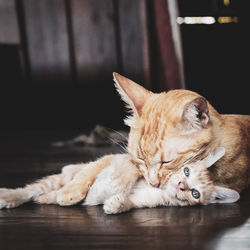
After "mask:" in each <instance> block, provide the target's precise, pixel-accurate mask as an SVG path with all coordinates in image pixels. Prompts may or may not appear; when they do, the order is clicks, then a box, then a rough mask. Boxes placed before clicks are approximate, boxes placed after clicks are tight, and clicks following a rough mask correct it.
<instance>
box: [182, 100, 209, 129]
mask: <svg viewBox="0 0 250 250" xmlns="http://www.w3.org/2000/svg"><path fill="white" fill-rule="evenodd" d="M209 120H210V116H209V109H208V103H207V100H206V99H205V98H204V97H201V96H200V97H197V98H195V99H194V100H193V101H191V102H189V103H188V104H187V105H186V106H185V108H184V111H183V114H182V122H183V123H184V125H185V127H186V129H195V128H204V127H205V126H206V125H207V123H208V122H209Z"/></svg>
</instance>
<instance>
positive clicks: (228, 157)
mask: <svg viewBox="0 0 250 250" xmlns="http://www.w3.org/2000/svg"><path fill="white" fill-rule="evenodd" d="M114 80H115V83H116V87H117V90H118V92H119V93H120V95H121V97H122V99H123V100H124V101H125V102H126V103H127V105H128V107H129V108H130V109H131V110H132V115H131V116H130V117H128V118H127V119H126V120H125V123H126V124H127V125H128V126H129V127H130V133H129V139H128V147H127V148H128V153H129V155H130V157H131V158H132V160H133V162H134V163H135V164H137V166H138V168H139V169H140V172H141V173H142V175H143V176H144V178H145V179H146V181H147V182H148V183H149V184H151V185H152V186H153V187H162V186H164V185H165V184H166V183H167V181H168V178H169V176H170V173H171V171H172V170H174V169H178V168H179V167H181V166H182V165H183V164H184V163H186V162H190V161H192V160H194V159H196V160H197V159H202V158H204V157H206V156H207V155H208V153H209V152H212V151H214V150H215V148H217V147H219V146H223V147H225V149H226V154H225V156H224V157H223V158H222V159H221V160H219V161H218V162H216V164H215V165H214V166H213V167H212V168H210V172H211V174H212V179H213V181H214V182H215V184H217V185H223V186H225V187H228V188H232V189H234V190H237V191H239V192H240V191H242V190H243V189H244V188H246V187H247V186H248V184H249V182H250V179H249V173H250V168H249V165H250V116H247V115H222V114H219V113H218V112H217V111H216V110H215V109H214V108H213V107H212V106H211V105H210V103H209V102H208V101H207V100H206V99H205V98H204V97H202V96H200V95H199V94H198V93H195V92H192V91H189V90H171V91H168V92H162V93H159V94H155V93H152V92H150V91H148V90H146V89H145V88H143V87H142V86H140V85H138V84H137V83H135V82H133V81H131V80H129V79H127V78H125V77H123V76H121V75H119V74H117V73H114ZM103 167H105V166H103ZM92 171H93V172H92V177H93V176H94V175H95V174H97V173H98V172H99V171H101V170H100V169H98V170H96V169H95V168H93V169H92ZM82 177H83V176H82ZM92 180H94V178H92ZM85 182H86V176H85V177H84V178H83V181H82V182H81V181H79V182H78V183H71V185H70V186H69V188H65V189H64V191H63V192H62V193H61V196H62V200H64V202H63V204H65V205H70V204H74V203H75V202H77V201H79V200H77V199H68V198H67V197H70V195H72V194H73V193H74V192H73V191H74V190H78V193H79V192H82V194H84V195H85V194H86V192H87V190H86V185H85ZM90 183H91V181H90ZM79 190H81V191H79ZM84 195H83V196H82V197H81V198H84ZM78 199H80V198H79V197H78Z"/></svg>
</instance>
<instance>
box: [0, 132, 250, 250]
mask: <svg viewBox="0 0 250 250" xmlns="http://www.w3.org/2000/svg"><path fill="white" fill-rule="evenodd" d="M79 132H80V131H2V132H1V133H0V186H1V187H16V186H22V185H24V184H26V183H28V182H30V181H32V180H34V179H36V178H40V177H42V176H44V175H47V174H50V173H55V172H58V171H59V170H60V168H61V167H62V166H63V165H65V164H68V163H75V162H81V161H88V160H91V159H94V158H95V157H98V156H100V155H102V154H106V153H108V152H118V151H120V149H119V148H117V147H99V148H94V147H64V148H54V147H52V146H51V142H52V141H56V140H61V139H69V138H72V137H73V136H75V135H77V134H78V133H79ZM249 217H250V189H248V190H245V191H244V192H243V193H242V195H241V199H240V201H239V202H237V203H235V204H224V205H219V204H215V205H208V206H203V207H199V206H197V207H184V208H181V207H160V208H154V209H137V210H133V211H131V212H128V213H124V214H121V215H105V214H104V213H103V210H102V207H101V206H96V207H81V206H74V207H67V208H65V207H59V206H55V205H36V204H31V203H29V204H25V205H23V206H20V207H19V208H16V209H10V210H7V209H5V210H0V249H15V250H16V249H25V250H29V249H32V250H33V249H46V250H47V249H223V250H224V249H225V250H226V249H232V250H237V249H240V250H241V249H250V219H249Z"/></svg>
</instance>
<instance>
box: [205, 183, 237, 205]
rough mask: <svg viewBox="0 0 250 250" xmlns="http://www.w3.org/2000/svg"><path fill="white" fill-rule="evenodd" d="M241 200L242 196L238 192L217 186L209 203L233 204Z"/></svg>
mask: <svg viewBox="0 0 250 250" xmlns="http://www.w3.org/2000/svg"><path fill="white" fill-rule="evenodd" d="M239 198H240V194H239V193H238V192H237V191H235V190H233V189H230V188H225V187H220V186H215V190H214V192H213V193H212V194H211V197H210V200H209V203H233V202H236V201H237V200H239Z"/></svg>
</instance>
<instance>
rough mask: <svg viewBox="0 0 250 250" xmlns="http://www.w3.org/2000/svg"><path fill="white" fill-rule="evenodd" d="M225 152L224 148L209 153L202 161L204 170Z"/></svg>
mask: <svg viewBox="0 0 250 250" xmlns="http://www.w3.org/2000/svg"><path fill="white" fill-rule="evenodd" d="M225 152H226V150H225V148H224V147H218V148H216V149H215V150H214V151H213V152H211V153H209V155H208V156H207V157H205V158H204V159H203V160H202V161H203V162H204V163H205V166H206V168H209V167H211V166H212V165H213V164H214V163H215V162H217V161H218V160H219V159H220V158H221V157H222V156H224V154H225Z"/></svg>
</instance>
